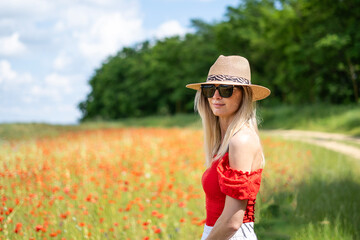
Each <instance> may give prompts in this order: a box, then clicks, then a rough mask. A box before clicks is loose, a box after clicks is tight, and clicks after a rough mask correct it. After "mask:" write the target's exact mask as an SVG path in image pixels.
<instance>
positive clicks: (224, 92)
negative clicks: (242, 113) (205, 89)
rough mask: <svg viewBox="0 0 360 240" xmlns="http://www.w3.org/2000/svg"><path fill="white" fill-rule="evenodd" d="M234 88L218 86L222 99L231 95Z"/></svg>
mask: <svg viewBox="0 0 360 240" xmlns="http://www.w3.org/2000/svg"><path fill="white" fill-rule="evenodd" d="M233 90H234V87H233V86H230V85H220V86H219V93H220V96H221V97H223V98H229V97H231V95H232V94H233Z"/></svg>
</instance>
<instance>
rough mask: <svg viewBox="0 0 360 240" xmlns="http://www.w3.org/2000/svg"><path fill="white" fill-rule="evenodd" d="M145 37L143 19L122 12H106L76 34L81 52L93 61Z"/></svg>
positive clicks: (96, 61)
mask: <svg viewBox="0 0 360 240" xmlns="http://www.w3.org/2000/svg"><path fill="white" fill-rule="evenodd" d="M143 37H144V35H143V30H142V21H141V20H140V19H139V18H136V17H132V18H131V17H130V18H126V17H125V16H124V15H123V14H121V13H120V12H114V13H112V14H106V15H105V14H104V15H102V16H100V17H99V18H97V19H96V20H95V21H94V22H92V24H91V25H90V26H89V29H86V31H82V32H79V33H77V34H76V38H77V40H78V46H79V49H80V51H81V53H82V54H83V55H84V56H85V57H87V58H88V59H91V60H92V62H93V63H99V61H101V60H103V59H104V58H106V57H107V56H108V55H110V54H115V53H116V52H117V51H118V50H120V49H121V47H123V46H126V45H129V44H132V43H134V42H136V41H140V40H141V39H142V38H143Z"/></svg>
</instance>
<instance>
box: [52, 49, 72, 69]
mask: <svg viewBox="0 0 360 240" xmlns="http://www.w3.org/2000/svg"><path fill="white" fill-rule="evenodd" d="M71 62H72V60H71V58H70V57H69V56H68V55H67V54H65V53H60V54H59V55H58V56H57V57H56V58H55V60H54V62H53V67H54V68H55V70H64V69H65V68H66V67H67V66H69V65H70V64H71Z"/></svg>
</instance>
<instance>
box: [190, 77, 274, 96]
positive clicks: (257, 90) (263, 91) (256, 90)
mask: <svg viewBox="0 0 360 240" xmlns="http://www.w3.org/2000/svg"><path fill="white" fill-rule="evenodd" d="M204 84H227V85H234V86H245V87H249V88H251V90H252V92H253V99H252V100H253V101H258V100H262V99H264V98H267V97H268V96H269V95H270V93H271V91H270V89H268V88H267V87H263V86H260V85H256V84H243V83H236V82H225V81H211V82H202V83H191V84H187V85H186V87H187V88H190V89H194V90H200V89H201V85H204Z"/></svg>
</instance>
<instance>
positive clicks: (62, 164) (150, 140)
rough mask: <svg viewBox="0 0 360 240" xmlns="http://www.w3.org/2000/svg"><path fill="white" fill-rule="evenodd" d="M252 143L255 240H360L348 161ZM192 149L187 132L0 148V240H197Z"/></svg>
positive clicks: (200, 158) (138, 131) (136, 132)
mask: <svg viewBox="0 0 360 240" xmlns="http://www.w3.org/2000/svg"><path fill="white" fill-rule="evenodd" d="M262 142H263V146H264V152H265V156H266V166H265V170H264V172H263V180H262V185H261V189H260V193H259V195H258V199H257V205H256V211H255V219H256V220H255V221H256V224H255V231H256V232H257V235H258V237H259V239H358V238H359V237H360V235H359V233H360V230H359V227H358V225H357V224H356V223H358V222H359V221H360V216H359V215H360V214H359V212H360V211H359V210H360V209H359V203H358V201H357V200H356V199H360V198H359V197H360V196H359V193H358V192H356V190H359V186H360V183H359V182H360V181H359V177H358V176H359V175H360V174H359V171H358V170H357V169H358V168H357V167H358V163H356V162H355V161H352V160H351V159H348V158H346V157H344V156H342V155H340V154H337V153H334V152H330V151H327V150H324V149H321V148H318V147H314V146H310V145H306V144H300V143H296V142H289V141H284V140H281V139H276V138H270V137H267V136H262ZM202 146H203V137H202V131H201V130H198V129H190V128H141V127H138V128H114V129H93V130H82V131H76V132H65V133H62V134H60V135H58V136H52V137H41V138H34V139H28V140H8V141H2V142H1V143H0V197H1V198H0V201H1V205H0V240H4V239H29V240H30V239H140V240H143V239H200V237H201V234H202V230H203V226H204V220H205V200H204V193H203V190H202V187H201V176H202V173H203V172H204V170H205V168H206V167H205V165H204V153H203V149H202ZM324 169H325V171H324ZM344 199H346V201H344ZM334 206H336V208H334ZM349 213H351V214H349ZM324 236H325V237H324ZM326 236H329V238H327V237H326ZM334 237H335V238H334Z"/></svg>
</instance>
